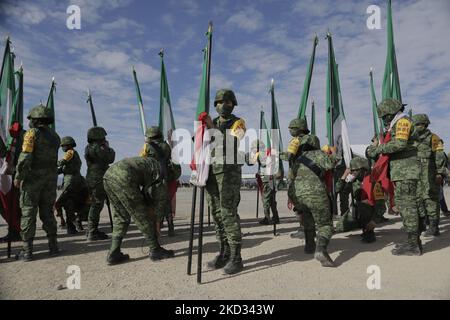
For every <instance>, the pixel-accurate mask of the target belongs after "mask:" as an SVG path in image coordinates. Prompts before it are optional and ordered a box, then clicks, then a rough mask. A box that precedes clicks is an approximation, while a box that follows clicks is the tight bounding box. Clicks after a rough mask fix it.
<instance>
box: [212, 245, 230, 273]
mask: <svg viewBox="0 0 450 320" xmlns="http://www.w3.org/2000/svg"><path fill="white" fill-rule="evenodd" d="M230 256H231V249H230V245H229V244H228V241H226V240H225V241H222V242H220V252H219V254H218V255H217V256H216V257H215V258H214V259H213V260H211V261H209V262H208V267H209V268H210V269H220V268H223V267H225V265H226V264H227V262H228V260H230Z"/></svg>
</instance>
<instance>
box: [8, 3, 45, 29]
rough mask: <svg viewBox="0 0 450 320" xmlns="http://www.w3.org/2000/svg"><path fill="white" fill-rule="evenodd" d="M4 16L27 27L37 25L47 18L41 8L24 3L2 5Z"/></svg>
mask: <svg viewBox="0 0 450 320" xmlns="http://www.w3.org/2000/svg"><path fill="white" fill-rule="evenodd" d="M0 11H2V15H4V16H5V17H8V18H9V19H13V20H15V21H16V22H19V23H22V24H25V25H37V24H39V23H41V22H42V21H43V20H44V19H45V18H46V17H47V15H46V13H45V11H44V10H42V9H41V8H40V7H39V6H37V5H34V4H30V3H24V2H19V1H18V2H6V3H2V4H0Z"/></svg>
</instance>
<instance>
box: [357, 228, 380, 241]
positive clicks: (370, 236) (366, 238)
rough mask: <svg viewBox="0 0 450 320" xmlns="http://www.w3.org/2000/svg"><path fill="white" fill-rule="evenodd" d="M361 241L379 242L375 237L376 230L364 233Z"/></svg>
mask: <svg viewBox="0 0 450 320" xmlns="http://www.w3.org/2000/svg"><path fill="white" fill-rule="evenodd" d="M361 241H362V242H364V243H372V242H375V241H377V238H376V237H375V231H374V230H370V231H364V232H363V234H362V239H361Z"/></svg>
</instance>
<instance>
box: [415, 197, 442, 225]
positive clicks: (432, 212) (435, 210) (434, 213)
mask: <svg viewBox="0 0 450 320" xmlns="http://www.w3.org/2000/svg"><path fill="white" fill-rule="evenodd" d="M418 210H419V216H420V217H421V218H425V217H428V218H429V219H430V220H439V216H440V214H441V212H440V211H441V210H440V205H439V200H437V199H430V198H426V199H424V198H421V197H419V199H418Z"/></svg>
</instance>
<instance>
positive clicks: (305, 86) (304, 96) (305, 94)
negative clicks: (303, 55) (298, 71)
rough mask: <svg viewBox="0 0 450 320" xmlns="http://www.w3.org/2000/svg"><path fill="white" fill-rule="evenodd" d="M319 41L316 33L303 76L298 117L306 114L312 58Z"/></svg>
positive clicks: (312, 66)
mask: <svg viewBox="0 0 450 320" xmlns="http://www.w3.org/2000/svg"><path fill="white" fill-rule="evenodd" d="M318 43H319V38H318V37H317V35H315V36H314V39H313V50H312V54H311V58H310V60H309V65H308V70H307V72H306V78H305V82H304V84H303V93H302V97H301V100H300V107H299V109H298V116H297V117H298V118H299V119H301V118H304V117H305V114H306V107H307V105H308V96H309V88H310V87H311V79H312V74H313V69H314V59H315V56H316V47H317V44H318Z"/></svg>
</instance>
